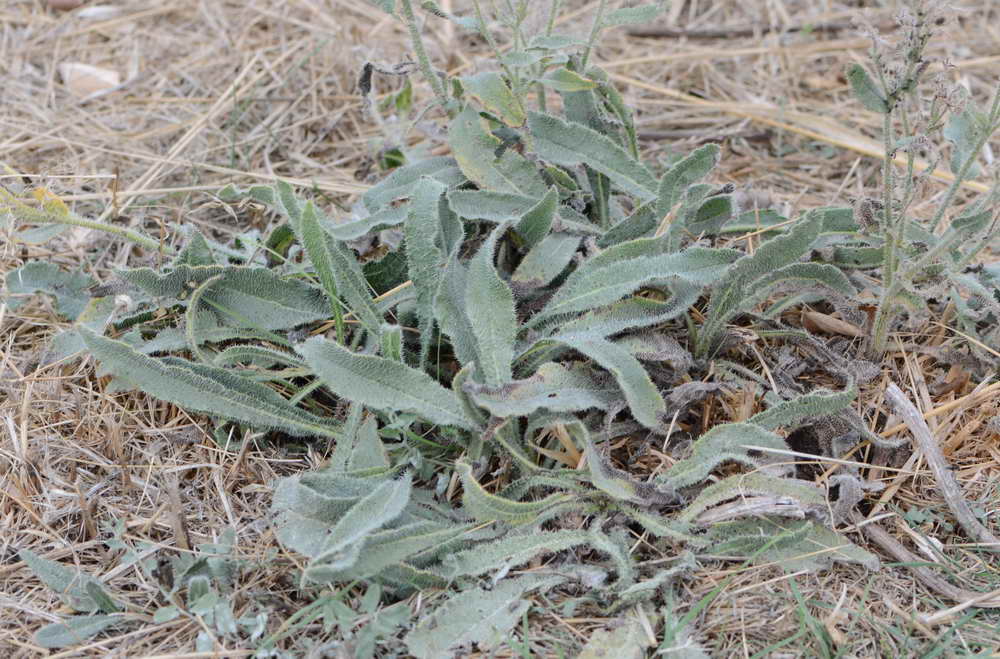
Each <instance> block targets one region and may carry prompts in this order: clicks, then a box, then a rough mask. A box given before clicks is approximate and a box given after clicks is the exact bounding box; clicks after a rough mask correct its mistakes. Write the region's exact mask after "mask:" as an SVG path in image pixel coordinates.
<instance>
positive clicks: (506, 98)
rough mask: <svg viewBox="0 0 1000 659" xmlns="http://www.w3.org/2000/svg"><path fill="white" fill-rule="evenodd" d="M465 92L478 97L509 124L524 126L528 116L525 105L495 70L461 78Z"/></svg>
mask: <svg viewBox="0 0 1000 659" xmlns="http://www.w3.org/2000/svg"><path fill="white" fill-rule="evenodd" d="M461 80H462V86H463V87H464V88H465V93H466V94H468V95H469V96H471V97H472V98H474V99H476V101H478V102H479V104H480V105H482V106H483V109H485V110H486V111H487V112H489V113H490V114H492V115H494V116H495V117H496V118H497V119H499V120H500V121H502V122H504V123H505V124H507V125H508V126H511V127H514V128H517V127H519V126H523V125H524V122H525V121H527V119H528V117H527V115H526V114H525V113H524V106H523V105H521V102H520V101H519V100H518V98H517V96H515V95H514V92H512V91H511V89H510V87H508V86H507V83H506V82H505V81H504V79H503V76H501V75H500V74H499V73H497V72H495V71H484V72H482V73H476V74H474V75H470V76H463V77H462V78H461Z"/></svg>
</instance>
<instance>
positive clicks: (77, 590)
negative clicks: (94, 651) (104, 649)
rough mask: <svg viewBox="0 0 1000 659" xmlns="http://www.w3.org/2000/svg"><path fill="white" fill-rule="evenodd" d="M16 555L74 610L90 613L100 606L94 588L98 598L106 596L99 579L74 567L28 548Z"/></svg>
mask: <svg viewBox="0 0 1000 659" xmlns="http://www.w3.org/2000/svg"><path fill="white" fill-rule="evenodd" d="M17 555H18V558H20V559H21V560H22V561H24V562H25V563H26V564H27V565H28V567H29V568H31V571H32V572H33V573H34V574H35V576H36V577H38V578H39V579H40V580H41V581H42V583H44V584H45V585H46V586H48V587H49V588H50V589H51V590H53V591H54V592H55V593H56V594H57V595H59V598H60V599H61V600H62V601H63V602H65V603H66V604H67V605H68V606H70V607H71V608H73V609H74V610H76V611H85V612H87V613H91V612H93V611H97V610H98V609H101V608H102V607H101V603H100V601H99V600H98V599H96V598H95V597H94V595H93V594H92V591H93V590H94V589H96V591H98V592H99V593H100V595H98V597H99V598H100V597H101V596H103V597H105V598H106V597H107V595H105V594H104V590H103V584H101V582H100V581H99V580H97V579H95V578H94V577H92V576H90V575H89V574H87V573H85V572H82V571H81V570H78V569H76V568H73V567H69V566H68V565H64V564H62V563H59V562H57V561H51V560H49V559H47V558H42V557H41V556H39V555H38V554H36V553H35V552H33V551H31V550H29V549H22V550H21V551H19V552H18V554H17ZM95 633H96V632H95Z"/></svg>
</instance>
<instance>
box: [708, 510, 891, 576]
mask: <svg viewBox="0 0 1000 659" xmlns="http://www.w3.org/2000/svg"><path fill="white" fill-rule="evenodd" d="M704 539H705V540H706V541H707V542H708V543H709V546H710V547H711V548H712V553H717V554H722V555H728V556H740V557H750V556H754V555H755V554H756V555H755V558H754V561H755V562H756V563H776V564H778V565H781V567H782V568H783V569H785V570H786V571H788V572H795V571H798V570H809V571H815V570H819V569H823V568H826V567H829V566H830V564H831V563H832V562H835V561H836V562H842V563H857V564H861V565H863V566H865V567H866V568H868V569H869V570H873V571H875V570H878V569H879V566H880V561H879V559H878V557H877V556H875V555H874V554H872V553H870V552H867V551H865V550H864V549H861V548H860V547H857V546H856V545H854V544H853V543H851V541H850V540H848V539H847V538H844V537H843V536H841V535H840V534H838V533H836V532H834V531H832V530H830V529H828V528H826V527H825V526H823V525H822V524H819V523H818V522H816V521H813V520H804V521H799V520H791V519H786V518H782V517H764V518H753V519H742V520H738V521H735V522H722V523H719V524H715V525H714V526H712V527H711V528H710V529H709V530H708V533H707V534H706V536H705V537H704ZM768 543H771V546H770V547H768V548H767V549H764V551H763V552H761V553H758V552H760V550H761V549H763V548H764V546H765V545H766V544H768Z"/></svg>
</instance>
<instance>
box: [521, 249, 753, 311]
mask: <svg viewBox="0 0 1000 659" xmlns="http://www.w3.org/2000/svg"><path fill="white" fill-rule="evenodd" d="M646 240H650V239H646ZM638 242H641V241H630V242H628V243H621V244H619V245H615V246H614V247H612V248H609V249H608V250H605V251H604V252H602V253H601V254H600V255H598V257H593V258H591V259H590V260H589V261H588V262H586V263H585V264H584V265H582V266H580V267H579V268H577V269H576V270H575V271H574V272H573V273H572V274H571V275H570V276H569V277H567V279H566V282H565V283H564V284H563V285H562V286H560V287H559V290H558V291H557V292H556V294H555V295H553V296H552V299H551V300H549V303H548V304H547V305H546V306H545V308H544V309H543V310H542V311H541V312H540V313H539V314H537V315H536V317H535V318H534V319H533V322H535V323H537V322H538V321H540V320H542V319H544V318H546V317H551V316H554V315H557V314H566V313H577V312H580V311H587V310H589V309H595V308H597V307H600V306H604V305H607V304H611V303H613V302H617V301H618V300H620V299H622V298H623V297H625V296H626V295H629V294H631V293H634V292H635V291H637V290H639V289H640V288H642V287H643V286H646V285H647V284H650V283H652V282H655V281H658V280H664V279H668V278H671V277H675V278H678V279H682V280H685V281H688V282H691V283H696V284H700V285H705V284H710V283H712V282H713V281H715V280H717V279H718V278H719V277H720V276H722V274H723V273H724V272H725V271H726V269H727V268H728V267H729V265H730V264H731V263H732V262H733V261H734V260H735V259H736V257H737V256H738V253H737V252H734V251H732V250H720V249H708V248H702V247H692V248H690V249H687V250H684V251H683V252H678V253H673V254H657V255H639V256H636V257H634V258H629V257H630V256H631V255H630V254H628V253H627V252H626V253H624V254H622V255H621V257H622V258H620V259H617V260H616V259H613V256H616V255H615V254H609V253H610V252H612V251H616V252H617V251H625V249H626V248H628V247H630V246H632V245H633V243H638ZM600 257H604V258H600Z"/></svg>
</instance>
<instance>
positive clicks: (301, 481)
mask: <svg viewBox="0 0 1000 659" xmlns="http://www.w3.org/2000/svg"><path fill="white" fill-rule="evenodd" d="M383 480H385V478H384V477H380V478H358V477H354V476H350V475H347V474H346V473H344V472H342V471H338V472H333V471H330V470H324V471H315V472H307V473H305V474H298V475H296V476H290V477H287V478H282V479H280V480H279V481H278V484H277V486H276V487H275V490H274V496H273V498H272V500H271V515H272V517H274V518H275V535H276V536H277V538H278V540H279V541H280V542H281V544H283V545H285V546H286V547H288V548H289V549H293V550H295V551H297V552H299V553H301V554H304V555H306V556H309V557H314V556H316V555H317V554H318V553H319V552H320V550H321V548H322V546H323V543H324V542H326V537H327V533H328V531H329V529H330V527H331V526H333V525H334V524H335V523H336V522H337V520H338V519H340V518H341V517H343V516H344V515H345V514H346V513H347V511H348V510H350V509H351V507H352V506H354V505H355V504H356V503H357V502H358V501H360V500H361V498H362V497H364V496H365V495H366V494H368V493H369V492H371V490H372V488H374V487H376V486H377V485H378V484H379V483H380V482H382V481H383Z"/></svg>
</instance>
